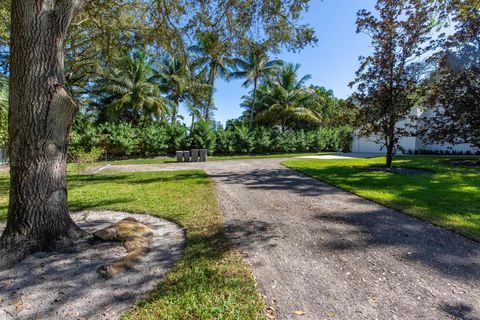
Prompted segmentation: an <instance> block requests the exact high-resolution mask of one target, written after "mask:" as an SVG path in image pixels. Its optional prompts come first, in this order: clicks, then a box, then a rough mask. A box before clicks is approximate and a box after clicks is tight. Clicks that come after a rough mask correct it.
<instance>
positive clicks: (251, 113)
mask: <svg viewBox="0 0 480 320" xmlns="http://www.w3.org/2000/svg"><path fill="white" fill-rule="evenodd" d="M256 97H257V78H255V79H254V80H253V98H252V106H251V107H250V121H249V122H248V130H250V131H252V128H253V114H254V113H255V102H256V101H255V99H256Z"/></svg>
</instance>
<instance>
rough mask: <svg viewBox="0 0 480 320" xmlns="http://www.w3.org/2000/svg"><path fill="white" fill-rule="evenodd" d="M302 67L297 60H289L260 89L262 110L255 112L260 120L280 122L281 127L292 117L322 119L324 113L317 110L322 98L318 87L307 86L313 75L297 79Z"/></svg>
mask: <svg viewBox="0 0 480 320" xmlns="http://www.w3.org/2000/svg"><path fill="white" fill-rule="evenodd" d="M299 68H300V65H298V64H297V65H293V64H286V65H285V66H283V67H282V68H281V69H280V71H279V72H278V74H276V75H275V77H273V79H272V80H271V81H269V82H268V83H267V85H266V86H264V88H262V89H261V90H260V91H259V96H260V99H259V100H260V101H259V105H260V106H261V110H260V112H259V113H258V114H257V116H256V119H257V120H258V121H259V122H264V123H268V124H273V125H280V126H281V128H282V130H285V129H286V128H287V126H288V124H289V122H290V121H292V120H297V121H298V120H304V121H309V122H313V123H320V122H321V120H322V115H321V113H320V112H318V110H319V103H320V100H319V99H318V96H317V94H316V93H315V90H313V89H312V88H305V82H306V81H307V80H308V79H310V75H306V76H304V77H302V78H301V79H300V80H297V78H298V69H299Z"/></svg>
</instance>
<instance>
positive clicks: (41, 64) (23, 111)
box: [0, 0, 88, 269]
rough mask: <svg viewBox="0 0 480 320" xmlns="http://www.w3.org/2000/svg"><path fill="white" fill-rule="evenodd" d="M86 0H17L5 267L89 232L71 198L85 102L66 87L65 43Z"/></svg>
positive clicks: (0, 249)
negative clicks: (70, 171) (72, 161)
mask: <svg viewBox="0 0 480 320" xmlns="http://www.w3.org/2000/svg"><path fill="white" fill-rule="evenodd" d="M87 1H88V0H63V1H58V0H57V1H53V0H43V1H41V0H35V1H33V0H15V1H12V8H11V24H12V34H11V74H10V97H9V136H10V140H9V154H10V174H11V178H10V204H9V210H8V219H7V226H6V229H5V231H4V232H3V234H2V236H1V238H0V269H2V268H6V267H10V266H12V265H13V264H15V263H16V262H18V261H19V260H21V259H23V258H24V257H25V256H27V255H29V254H31V253H33V252H35V251H41V250H51V249H57V248H59V247H61V246H64V245H66V244H68V243H70V242H71V241H72V240H73V239H76V238H78V237H80V236H81V235H82V231H81V230H80V229H79V228H78V227H77V226H76V225H75V223H74V222H73V220H72V219H71V217H70V215H69V212H68V204H67V182H66V159H67V157H66V153H67V145H68V137H69V133H70V127H71V124H72V122H73V119H74V116H75V114H76V113H77V111H78V107H77V105H76V103H75V101H74V100H73V99H72V97H71V96H70V95H69V94H68V93H67V91H66V90H65V87H64V72H63V71H64V52H63V50H64V48H63V47H64V41H65V36H66V33H67V29H68V26H69V25H70V23H71V21H72V19H73V18H74V16H75V15H76V14H77V13H78V12H79V11H80V10H81V9H82V8H83V7H84V6H85V5H86V3H87Z"/></svg>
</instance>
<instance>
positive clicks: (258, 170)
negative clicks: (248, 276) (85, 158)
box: [103, 159, 480, 320]
mask: <svg viewBox="0 0 480 320" xmlns="http://www.w3.org/2000/svg"><path fill="white" fill-rule="evenodd" d="M280 161H281V159H263V160H260V159H259V160H242V161H217V162H208V163H199V164H164V165H141V166H133V165H125V166H111V167H108V168H105V169H104V170H103V171H104V172H109V171H141V170H174V169H193V168H198V169H204V170H206V171H207V172H208V173H209V174H210V175H211V176H212V178H213V179H214V180H215V182H216V186H217V195H218V200H219V204H220V206H221V209H222V212H223V214H224V217H225V224H226V227H227V233H228V235H229V236H230V238H231V239H232V240H233V241H234V243H235V244H236V245H237V247H238V248H239V250H241V251H242V252H243V253H244V255H245V259H246V261H247V262H248V263H249V264H250V265H251V267H252V270H253V273H254V275H255V277H256V278H257V281H258V283H259V286H260V289H261V291H262V293H263V294H264V295H265V301H266V303H267V306H269V307H271V308H272V309H273V311H274V314H275V316H276V317H277V318H278V319H463V320H474V319H475V320H479V319H480V245H479V244H478V243H476V242H473V241H470V240H467V239H465V238H463V237H461V236H458V235H456V234H453V233H451V232H449V231H446V230H443V229H441V228H437V227H434V226H432V225H430V224H428V223H425V222H422V221H419V220H417V219H414V218H411V217H409V216H406V215H404V214H401V213H398V212H396V211H394V210H391V209H388V208H385V207H383V206H380V205H378V204H375V203H373V202H371V201H367V200H364V199H362V198H359V197H357V196H355V195H353V194H351V193H348V192H344V191H341V190H339V189H337V188H335V187H332V186H330V185H327V184H325V183H322V182H319V181H316V180H314V179H312V178H309V177H306V176H304V175H301V174H299V173H296V172H294V171H292V170H290V169H287V168H285V167H283V166H282V165H281V164H280ZM302 313H304V314H303V315H300V314H302Z"/></svg>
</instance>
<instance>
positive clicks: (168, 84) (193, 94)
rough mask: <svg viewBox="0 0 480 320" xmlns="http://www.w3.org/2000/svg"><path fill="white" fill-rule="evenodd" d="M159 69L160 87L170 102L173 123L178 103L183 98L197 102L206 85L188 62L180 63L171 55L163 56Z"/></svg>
mask: <svg viewBox="0 0 480 320" xmlns="http://www.w3.org/2000/svg"><path fill="white" fill-rule="evenodd" d="M159 69H160V71H159V73H158V77H159V80H160V88H161V90H162V92H164V93H166V94H167V98H168V99H169V100H170V101H171V102H172V105H171V111H170V116H171V121H172V125H173V124H174V123H176V122H177V115H178V111H179V108H180V103H181V102H183V101H185V100H189V102H192V103H199V100H200V95H201V93H202V90H203V91H205V89H207V88H208V86H207V85H206V84H205V83H203V79H202V74H200V75H195V74H194V71H193V70H192V69H191V68H190V67H189V65H188V63H182V62H181V61H180V60H179V59H176V58H175V57H174V56H172V55H168V54H167V55H166V56H165V57H164V59H163V61H162V62H161V64H160V68H159Z"/></svg>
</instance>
